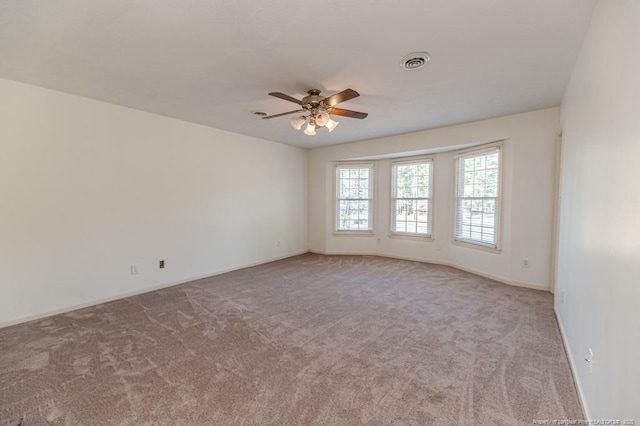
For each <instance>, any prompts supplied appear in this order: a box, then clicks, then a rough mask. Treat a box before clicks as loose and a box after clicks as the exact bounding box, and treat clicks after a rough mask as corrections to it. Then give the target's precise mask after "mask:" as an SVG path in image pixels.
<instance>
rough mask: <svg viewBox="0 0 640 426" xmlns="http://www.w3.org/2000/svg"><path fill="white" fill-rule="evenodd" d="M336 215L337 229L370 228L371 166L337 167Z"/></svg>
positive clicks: (355, 229) (356, 229) (358, 229)
mask: <svg viewBox="0 0 640 426" xmlns="http://www.w3.org/2000/svg"><path fill="white" fill-rule="evenodd" d="M337 170H338V173H337V174H336V177H337V179H338V182H337V185H336V186H337V205H336V210H337V212H336V213H337V217H336V222H337V223H336V229H337V230H339V231H360V230H370V229H371V217H370V212H371V208H370V206H371V199H370V190H371V171H372V169H371V167H340V166H338V168H337Z"/></svg>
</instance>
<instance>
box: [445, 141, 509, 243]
mask: <svg viewBox="0 0 640 426" xmlns="http://www.w3.org/2000/svg"><path fill="white" fill-rule="evenodd" d="M456 170H457V173H456V215H455V239H456V240H458V241H463V242H468V243H473V244H480V245H484V246H488V247H493V248H497V247H498V230H499V219H500V147H499V146H495V147H492V148H489V149H483V150H479V151H473V152H467V153H464V154H461V155H460V156H458V157H457V158H456Z"/></svg>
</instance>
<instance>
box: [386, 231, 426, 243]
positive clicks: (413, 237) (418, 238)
mask: <svg viewBox="0 0 640 426" xmlns="http://www.w3.org/2000/svg"><path fill="white" fill-rule="evenodd" d="M387 236H388V237H389V238H393V239H398V240H413V241H424V242H433V241H434V239H433V237H432V236H431V235H424V236H422V235H415V234H398V233H393V232H392V233H389V234H388V235H387Z"/></svg>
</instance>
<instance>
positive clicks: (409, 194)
mask: <svg viewBox="0 0 640 426" xmlns="http://www.w3.org/2000/svg"><path fill="white" fill-rule="evenodd" d="M431 172H432V163H431V161H424V162H414V163H407V164H394V165H393V177H394V182H393V193H392V197H393V200H392V215H393V217H392V223H391V232H396V233H403V234H416V235H422V236H425V235H430V233H431V229H430V225H429V223H430V208H429V206H430V196H431Z"/></svg>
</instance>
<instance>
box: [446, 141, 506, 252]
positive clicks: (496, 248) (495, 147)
mask: <svg viewBox="0 0 640 426" xmlns="http://www.w3.org/2000/svg"><path fill="white" fill-rule="evenodd" d="M492 152H497V153H498V179H497V185H498V188H497V196H496V197H486V198H493V199H495V209H496V213H495V215H494V243H493V244H491V243H485V242H482V241H478V240H472V239H468V238H462V237H459V236H458V217H459V214H458V205H459V199H460V198H477V197H459V196H458V194H459V190H460V185H459V178H460V161H461V160H462V159H467V158H471V157H476V156H481V155H483V154H484V155H486V154H489V153H492ZM453 160H454V164H453V173H454V176H453V210H452V211H453V215H452V225H453V227H452V228H453V229H452V238H451V242H452V243H454V244H457V245H461V246H465V247H470V248H475V249H480V250H485V251H489V252H494V253H500V251H501V249H502V214H503V206H502V199H503V196H502V188H503V186H504V185H503V163H504V141H496V142H491V143H489V144H484V145H481V146H476V147H473V148H469V149H465V150H461V151H457V152H456V153H455V154H454V157H453Z"/></svg>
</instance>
